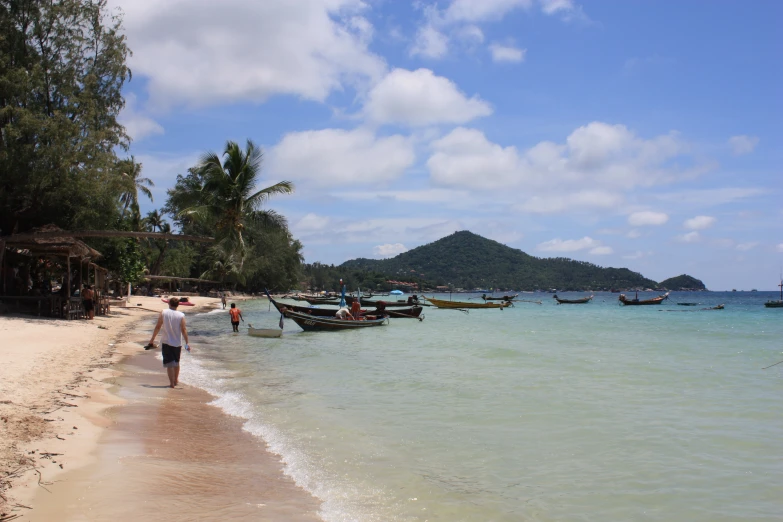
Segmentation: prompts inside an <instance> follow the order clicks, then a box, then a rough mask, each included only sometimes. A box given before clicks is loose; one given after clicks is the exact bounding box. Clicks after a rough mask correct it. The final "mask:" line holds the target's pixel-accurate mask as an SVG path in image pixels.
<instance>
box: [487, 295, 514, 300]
mask: <svg viewBox="0 0 783 522" xmlns="http://www.w3.org/2000/svg"><path fill="white" fill-rule="evenodd" d="M518 296H519V294H514V295H504V296H503V297H492V296H491V295H490V296H488V295H487V294H481V298H482V299H483V300H484V301H511V300H513V299H515V298H517V297H518Z"/></svg>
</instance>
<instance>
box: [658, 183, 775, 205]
mask: <svg viewBox="0 0 783 522" xmlns="http://www.w3.org/2000/svg"><path fill="white" fill-rule="evenodd" d="M764 193H765V191H764V190H763V189H760V188H741V187H723V188H715V189H700V190H683V191H679V192H670V193H665V194H657V195H655V197H656V198H657V199H660V200H662V201H670V202H672V203H677V204H679V205H690V206H715V205H723V204H725V203H733V202H735V201H739V200H742V199H747V198H750V197H753V196H759V195H761V194H764Z"/></svg>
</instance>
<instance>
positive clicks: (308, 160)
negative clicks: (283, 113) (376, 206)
mask: <svg viewBox="0 0 783 522" xmlns="http://www.w3.org/2000/svg"><path fill="white" fill-rule="evenodd" d="M268 159H269V171H270V172H272V173H273V174H274V175H275V176H276V177H279V178H282V179H290V180H293V181H297V180H303V181H306V182H307V183H308V184H312V185H316V186H333V185H362V184H371V183H378V182H383V181H390V180H392V179H395V178H398V177H400V176H401V175H402V174H403V173H404V172H405V169H407V168H408V167H410V166H411V165H412V164H413V162H414V161H415V159H416V157H415V153H414V150H413V145H412V144H411V142H410V140H409V139H408V138H405V137H403V136H400V135H394V136H388V137H377V136H375V134H374V133H372V132H371V131H368V130H366V129H361V128H359V129H355V130H351V131H346V130H342V129H324V130H318V131H305V132H293V133H290V134H286V135H285V136H284V137H283V139H282V140H281V141H280V143H278V144H277V145H275V146H274V147H273V148H272V149H271V151H270V152H269V154H268Z"/></svg>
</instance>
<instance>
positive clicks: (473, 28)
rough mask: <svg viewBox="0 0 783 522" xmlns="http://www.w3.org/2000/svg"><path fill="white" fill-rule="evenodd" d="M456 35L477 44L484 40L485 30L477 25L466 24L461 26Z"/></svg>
mask: <svg viewBox="0 0 783 522" xmlns="http://www.w3.org/2000/svg"><path fill="white" fill-rule="evenodd" d="M456 35H457V36H458V37H459V38H460V39H461V40H463V41H465V42H467V43H469V44H477V43H482V42H483V41H484V31H482V30H481V28H480V27H479V26H477V25H466V26H465V27H462V28H460V29H459V30H458V31H457V32H456Z"/></svg>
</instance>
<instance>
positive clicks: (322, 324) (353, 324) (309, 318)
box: [283, 310, 388, 332]
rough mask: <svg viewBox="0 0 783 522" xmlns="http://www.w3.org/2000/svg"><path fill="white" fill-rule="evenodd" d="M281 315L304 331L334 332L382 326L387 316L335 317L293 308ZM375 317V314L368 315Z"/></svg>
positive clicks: (386, 321) (386, 320) (385, 322)
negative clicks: (317, 314) (355, 318)
mask: <svg viewBox="0 0 783 522" xmlns="http://www.w3.org/2000/svg"><path fill="white" fill-rule="evenodd" d="M283 315H284V316H285V317H287V318H288V319H293V321H294V322H295V323H296V324H298V325H299V327H300V328H301V329H302V330H304V331H305V332H319V331H320V332H336V331H339V330H354V329H356V328H371V327H373V326H383V325H385V324H387V323H388V318H387V317H379V318H377V319H370V318H369V317H368V318H367V319H360V320H352V319H337V318H334V317H317V316H313V315H310V314H302V313H299V312H294V311H293V310H285V311H283ZM370 317H375V316H370Z"/></svg>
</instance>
